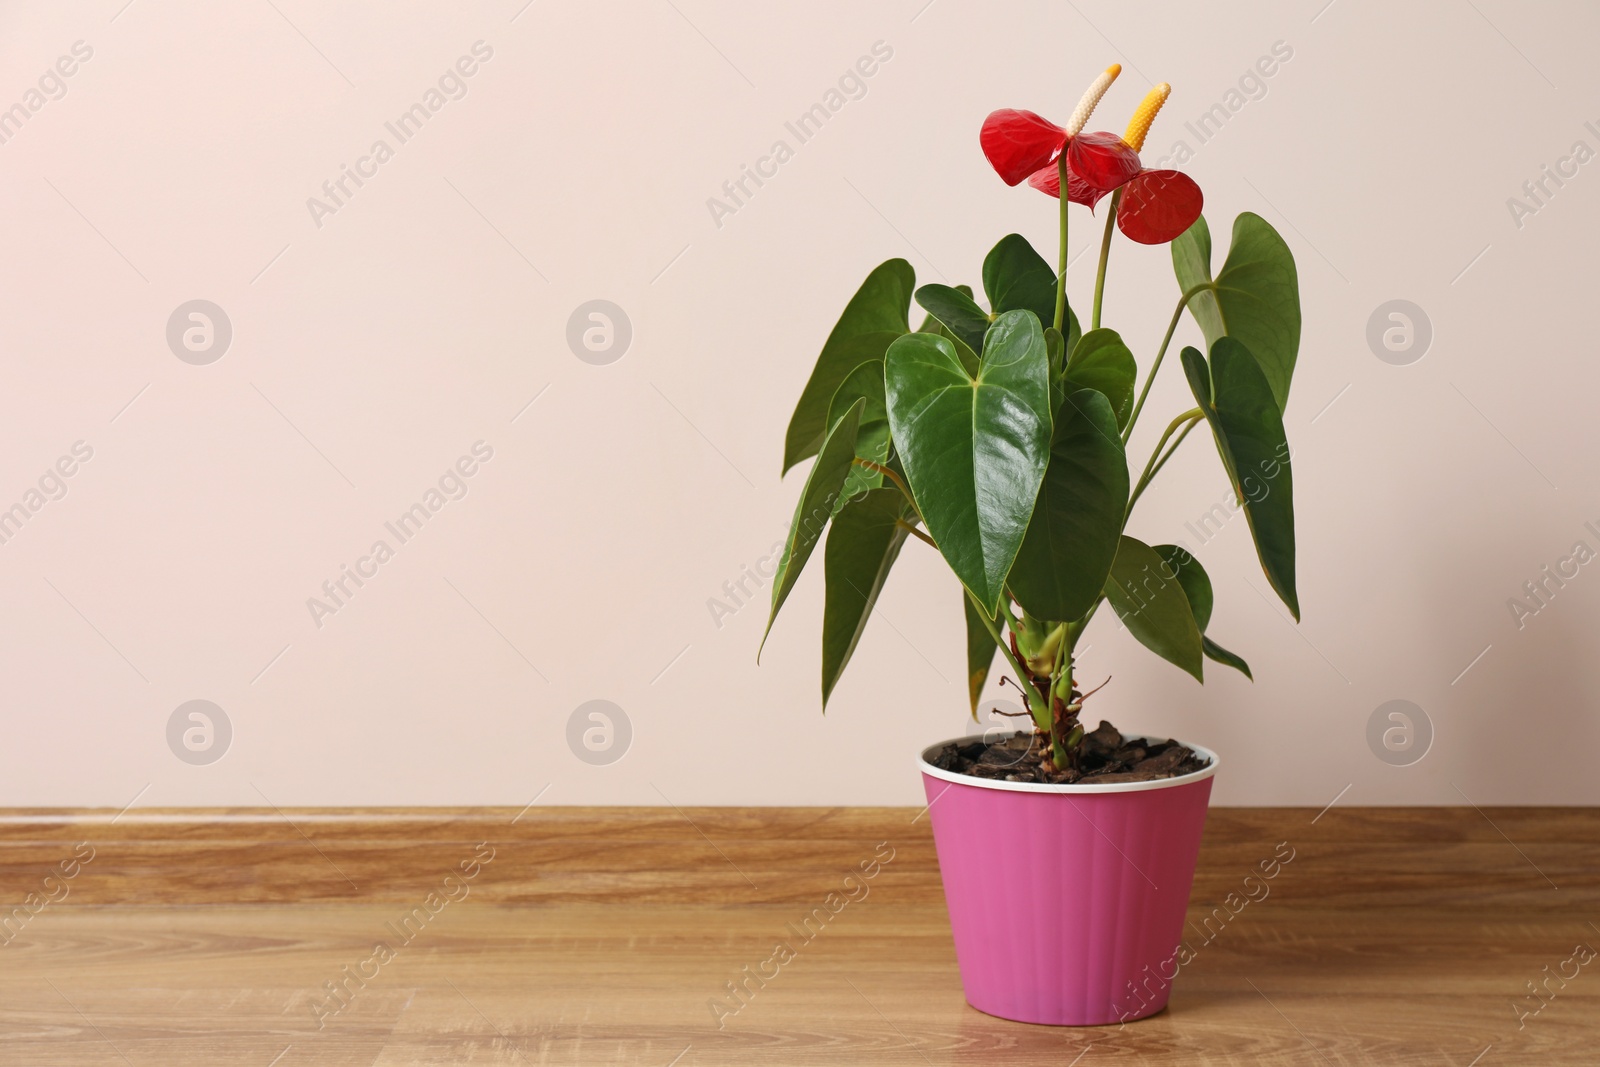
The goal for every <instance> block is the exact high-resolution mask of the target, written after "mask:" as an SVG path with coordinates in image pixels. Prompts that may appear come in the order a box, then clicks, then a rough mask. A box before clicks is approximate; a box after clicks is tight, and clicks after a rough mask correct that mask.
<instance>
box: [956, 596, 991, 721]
mask: <svg viewBox="0 0 1600 1067" xmlns="http://www.w3.org/2000/svg"><path fill="white" fill-rule="evenodd" d="M961 603H962V604H963V605H964V606H965V607H966V615H967V699H968V700H969V701H970V702H971V704H972V716H973V718H977V716H978V701H979V700H980V699H982V697H983V686H984V683H985V682H987V681H988V680H989V670H990V668H992V667H993V666H994V655H995V653H996V652H998V651H1000V648H999V646H998V645H996V644H995V643H994V638H993V637H992V636H990V634H989V628H988V627H987V626H985V625H984V624H983V615H982V614H980V613H979V611H978V609H977V608H976V607H975V606H974V605H973V603H972V598H971V597H970V596H967V594H966V591H965V590H963V591H962V593H961ZM989 621H990V622H994V623H996V625H998V623H999V620H998V619H991V620H989Z"/></svg>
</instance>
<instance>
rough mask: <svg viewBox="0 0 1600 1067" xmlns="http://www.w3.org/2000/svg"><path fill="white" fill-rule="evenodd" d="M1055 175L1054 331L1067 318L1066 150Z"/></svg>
mask: <svg viewBox="0 0 1600 1067" xmlns="http://www.w3.org/2000/svg"><path fill="white" fill-rule="evenodd" d="M1056 173H1058V174H1060V175H1061V190H1060V191H1061V257H1060V258H1061V273H1060V274H1059V275H1058V276H1057V277H1056V329H1057V330H1060V329H1062V325H1061V324H1062V323H1063V322H1065V321H1066V318H1067V203H1068V201H1067V150H1066V149H1065V148H1063V149H1062V150H1061V158H1060V159H1058V160H1057V161H1056Z"/></svg>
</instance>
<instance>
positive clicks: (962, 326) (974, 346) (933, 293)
mask: <svg viewBox="0 0 1600 1067" xmlns="http://www.w3.org/2000/svg"><path fill="white" fill-rule="evenodd" d="M963 288H965V287H964V286H963ZM916 296H917V303H919V304H921V305H922V307H923V309H924V310H926V311H927V313H928V314H930V315H932V316H933V317H934V318H936V319H938V320H939V322H940V323H941V324H943V326H944V327H945V329H947V330H949V331H950V332H951V333H952V334H954V335H955V336H956V337H957V338H959V339H960V340H961V343H962V344H964V345H966V346H967V347H968V348H970V349H971V350H972V351H974V352H980V353H981V352H982V351H983V335H984V334H985V333H986V332H987V331H988V329H989V315H988V313H987V312H986V311H984V310H983V309H982V308H981V307H979V306H978V305H977V302H976V301H974V300H973V299H972V291H971V290H970V289H968V290H967V291H966V292H962V291H961V289H955V288H952V287H951V286H948V285H939V284H937V283H934V284H932V285H924V286H923V287H922V288H921V289H918V290H917V293H916Z"/></svg>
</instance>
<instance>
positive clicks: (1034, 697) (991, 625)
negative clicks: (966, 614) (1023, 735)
mask: <svg viewBox="0 0 1600 1067" xmlns="http://www.w3.org/2000/svg"><path fill="white" fill-rule="evenodd" d="M966 594H967V599H969V600H971V601H972V606H973V607H975V608H977V609H978V615H979V617H980V618H982V619H983V628H984V629H985V630H988V631H989V636H990V637H992V638H993V639H994V643H995V645H996V647H998V648H999V649H1000V651H1001V653H1002V654H1003V655H1004V656H1005V657H1006V661H1007V662H1008V663H1010V664H1011V669H1012V670H1014V671H1016V672H1017V684H1018V685H1020V686H1021V687H1022V689H1023V692H1025V693H1027V694H1028V710H1029V711H1030V712H1031V713H1032V714H1033V723H1034V725H1035V726H1037V727H1038V728H1039V729H1040V730H1046V731H1047V730H1049V729H1050V707H1049V705H1047V704H1045V703H1044V702H1043V701H1042V700H1040V698H1039V691H1038V690H1037V689H1035V688H1034V686H1033V682H1032V680H1031V679H1032V675H1031V674H1030V673H1029V671H1028V668H1027V667H1026V666H1025V665H1024V664H1023V663H1022V661H1020V660H1019V659H1017V657H1016V655H1015V654H1014V653H1013V652H1012V651H1011V646H1010V645H1008V644H1006V639H1005V636H1004V635H1003V634H1001V632H1000V627H999V626H998V625H997V624H996V623H995V621H994V620H993V619H991V618H989V612H988V610H987V609H986V608H984V606H983V605H982V604H980V603H979V602H978V598H977V597H975V596H973V595H972V591H971V590H970V589H969V590H966Z"/></svg>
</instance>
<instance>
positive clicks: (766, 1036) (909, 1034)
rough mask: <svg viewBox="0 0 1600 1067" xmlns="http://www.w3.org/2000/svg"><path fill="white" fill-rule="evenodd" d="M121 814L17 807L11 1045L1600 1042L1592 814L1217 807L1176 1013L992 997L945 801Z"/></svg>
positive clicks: (734, 1052) (437, 1055)
mask: <svg viewBox="0 0 1600 1067" xmlns="http://www.w3.org/2000/svg"><path fill="white" fill-rule="evenodd" d="M116 814H117V813H115V812H103V813H93V812H70V813H69V812H16V811H13V812H7V813H4V815H3V816H0V893H3V894H4V895H3V897H0V1064H19V1065H23V1064H26V1065H29V1067H32V1065H39V1067H51V1065H60V1064H96V1065H99V1064H132V1065H136V1067H143V1065H145V1064H151V1065H156V1064H162V1065H175V1067H184V1065H190V1064H196V1065H198V1064H206V1065H211V1064H248V1065H259V1067H269V1065H270V1067H297V1065H301V1064H361V1065H379V1067H384V1065H391V1064H468V1063H471V1064H501V1063H504V1064H513V1063H526V1064H549V1065H567V1064H653V1065H657V1067H667V1065H669V1064H674V1065H677V1067H694V1065H707V1064H728V1065H740V1067H742V1065H766V1064H805V1065H813V1064H814V1065H819V1067H820V1065H832V1064H855V1063H862V1064H883V1065H891V1067H892V1065H900V1064H910V1065H918V1064H940V1065H942V1064H969V1063H974V1064H976V1063H983V1064H992V1063H1006V1064H1025V1065H1031V1064H1052V1065H1058V1067H1067V1065H1074V1064H1075V1065H1078V1067H1097V1065H1100V1064H1158V1065H1160V1064H1205V1065H1209V1064H1306V1065H1317V1064H1340V1065H1343V1064H1386V1065H1387V1064H1394V1065H1400V1067H1410V1065H1417V1067H1421V1065H1423V1064H1428V1065H1454V1067H1468V1065H1469V1064H1470V1065H1474V1067H1496V1065H1499V1064H1511V1063H1532V1064H1547V1063H1548V1064H1596V1063H1600V959H1596V960H1594V961H1592V962H1589V963H1587V964H1584V965H1575V964H1573V963H1571V962H1569V961H1570V960H1572V959H1573V957H1574V952H1575V950H1576V949H1577V947H1578V946H1580V945H1583V946H1600V926H1597V924H1600V900H1597V896H1600V888H1597V884H1596V883H1597V881H1600V812H1595V811H1589V810H1572V809H1532V808H1515V809H1485V810H1483V811H1481V812H1480V811H1478V810H1476V809H1472V808H1466V809H1437V808H1430V809H1342V808H1338V807H1335V808H1333V809H1332V810H1330V811H1327V812H1325V813H1322V814H1320V816H1319V813H1318V812H1316V811H1313V810H1302V809H1272V810H1262V809H1226V808H1224V809H1216V810H1214V811H1213V812H1212V813H1211V818H1210V821H1209V823H1208V826H1207V832H1206V843H1205V846H1204V849H1203V851H1202V856H1201V869H1200V873H1199V875H1198V877H1197V880H1196V888H1195V893H1194V899H1193V903H1192V907H1191V912H1190V918H1191V923H1190V927H1189V930H1190V933H1189V937H1190V946H1191V948H1192V949H1193V950H1194V952H1195V954H1196V958H1195V959H1194V961H1193V962H1192V963H1191V964H1190V965H1189V966H1188V967H1186V968H1185V969H1184V970H1183V972H1182V973H1181V974H1180V975H1179V977H1178V979H1177V982H1176V988H1175V991H1174V994H1173V998H1172V1003H1171V1006H1170V1007H1169V1008H1168V1010H1167V1011H1165V1012H1163V1013H1161V1014H1160V1015H1158V1016H1156V1017H1154V1018H1151V1019H1148V1020H1143V1021H1140V1022H1137V1023H1132V1024H1129V1025H1128V1026H1126V1027H1120V1028H1119V1027H1101V1028H1093V1029H1082V1030H1072V1029H1057V1028H1051V1027H1035V1026H1025V1025H1019V1024H1014V1023H1008V1022H1004V1021H1002V1020H998V1019H993V1018H990V1017H988V1016H985V1015H982V1014H981V1013H979V1012H976V1011H974V1010H973V1009H971V1008H970V1007H968V1006H966V1004H965V1003H964V1001H963V999H962V996H961V985H960V978H959V975H958V973H957V971H956V966H955V958H954V952H953V949H952V947H951V943H950V935H949V930H948V927H947V925H946V917H945V912H944V906H943V902H942V898H941V894H940V889H939V884H938V873H937V865H936V863H935V860H934V856H933V851H932V844H931V839H930V838H929V835H928V829H927V818H926V817H925V816H923V817H921V818H917V816H918V812H917V811H916V810H915V809H779V810H766V809H756V810H743V809H705V808H697V809H685V810H683V811H677V810H674V809H672V808H670V807H669V808H665V809H654V808H652V809H571V808H564V809H556V808H550V809H540V808H538V807H534V808H530V809H528V810H526V811H525V812H522V813H520V817H519V813H518V812H517V811H515V810H507V811H503V812H502V811H498V810H485V809H473V810H463V811H410V812H402V811H359V812H356V811H345V812H326V811H324V812H315V811H286V812H281V813H280V812H277V811H275V810H270V809H269V810H267V811H235V812H227V813H223V812H210V813H198V812H194V811H165V812H163V811H130V812H128V813H126V814H124V815H122V816H121V817H119V818H116V819H115V821H113V816H115V815H116ZM513 819H515V821H513ZM1313 820H1314V821H1313ZM885 841H887V842H889V843H890V847H892V848H893V849H894V858H893V860H892V861H891V862H890V863H888V864H887V865H886V866H885V867H884V868H883V871H882V873H881V875H880V876H879V877H878V878H876V879H875V880H874V881H873V882H872V883H871V886H872V888H871V892H870V894H869V895H868V896H867V897H866V898H865V899H863V900H860V901H858V902H855V903H852V904H850V905H848V906H847V907H846V908H845V910H844V911H842V912H841V913H840V914H839V915H838V916H837V917H836V918H835V919H833V920H832V921H831V922H830V923H829V924H828V926H827V928H826V930H825V932H824V933H823V934H821V935H820V936H818V937H817V938H816V939H815V940H813V941H811V942H810V943H808V944H805V945H804V946H803V947H801V948H800V949H799V952H798V955H797V957H796V958H795V959H794V960H793V961H791V962H790V963H788V964H786V965H785V966H784V967H783V968H782V969H781V971H780V972H779V973H778V975H777V977H775V978H773V979H771V980H770V981H768V982H767V983H766V985H765V986H763V987H761V988H759V989H757V990H755V991H754V992H753V993H751V994H747V995H746V996H745V998H744V999H743V1000H731V999H729V997H728V990H727V983H729V982H731V981H734V980H736V979H739V978H740V977H741V970H742V968H744V967H745V966H746V965H747V964H748V965H754V964H756V963H758V962H761V961H764V960H766V959H767V958H768V957H769V956H770V955H771V954H772V947H773V944H774V943H775V942H776V941H777V940H778V939H779V938H782V937H784V936H785V933H784V931H785V927H786V924H788V923H793V922H798V921H799V920H800V919H801V918H802V917H803V916H804V915H805V914H806V913H807V912H809V910H810V909H811V908H812V907H813V906H815V905H817V904H819V903H820V901H821V898H822V897H823V896H824V895H826V893H827V892H829V891H830V890H832V889H834V888H836V887H837V885H838V883H839V880H840V879H842V877H843V875H844V873H845V871H846V870H847V869H849V868H852V867H854V866H855V864H856V863H857V861H859V860H860V859H863V858H866V857H868V856H870V855H872V854H873V852H874V850H875V848H876V847H877V846H878V845H879V843H880V842H885ZM81 842H88V843H89V847H91V848H92V849H93V858H92V859H90V860H88V861H87V862H82V860H81V857H82V856H83V855H84V852H83V849H82V846H81V845H80V843H81ZM485 842H487V843H488V845H487V846H485V845H484V844H483V843H485ZM1280 842H1288V844H1289V847H1291V848H1292V849H1293V850H1294V858H1293V859H1292V860H1291V861H1290V862H1289V863H1287V864H1285V865H1284V866H1283V867H1282V868H1281V870H1280V871H1279V872H1278V874H1277V876H1276V877H1275V878H1273V879H1271V880H1270V882H1269V883H1268V884H1269V886H1270V893H1269V894H1268V895H1267V896H1266V897H1265V898H1264V899H1258V900H1255V901H1252V902H1251V903H1249V904H1248V905H1245V906H1243V907H1242V908H1239V907H1238V904H1237V900H1238V898H1237V897H1236V898H1235V905H1234V908H1235V909H1237V910H1232V909H1229V908H1228V907H1227V905H1226V898H1227V895H1228V894H1229V893H1230V892H1235V891H1239V890H1240V889H1241V886H1242V883H1243V879H1244V878H1245V876H1246V875H1249V874H1250V873H1251V872H1252V871H1254V870H1256V869H1257V866H1258V864H1259V863H1260V862H1261V861H1262V860H1265V859H1267V858H1268V857H1270V856H1272V855H1273V853H1274V850H1275V849H1276V848H1277V847H1278V846H1279V843H1280ZM485 847H487V848H488V849H492V858H488V859H487V860H484V859H483V857H485V856H487V855H488V853H487V852H486V851H485ZM75 857H77V858H78V862H77V864H76V873H75V874H73V875H72V876H70V877H68V876H66V874H65V873H64V870H65V869H64V868H63V867H62V866H61V864H62V863H63V862H64V861H65V862H66V863H67V864H68V865H69V867H70V866H71V865H72V864H73V861H74V858H75ZM473 857H479V860H478V861H474V859H473ZM474 862H476V869H475V873H473V874H472V876H471V877H467V876H466V875H465V873H464V872H466V871H468V870H473V864H474ZM464 863H465V864H466V865H467V866H465V867H463V864H464ZM447 875H449V876H451V879H450V880H447V879H446V876H447ZM430 893H431V894H435V895H434V897H433V898H432V907H430V906H429V904H428V901H429V894H430ZM30 894H32V897H31V898H30V896H29V895H30ZM1256 895H1257V896H1259V895H1260V894H1259V892H1257V894H1256ZM47 898H49V899H47ZM25 900H31V901H32V903H33V905H34V906H35V910H32V911H30V910H29V909H28V907H26V906H24V901H25ZM41 902H42V904H41ZM19 907H20V908H21V909H22V911H21V914H22V916H23V917H22V918H18V914H19V912H18V908H19ZM7 915H9V916H10V918H9V919H6V916H7ZM397 931H401V932H403V936H399V935H397ZM379 941H383V942H385V943H387V944H389V945H390V946H391V952H390V958H387V959H378V958H376V957H375V956H374V946H375V944H376V943H377V942H379ZM1574 972H1576V973H1575V976H1573V977H1570V978H1568V979H1565V980H1563V979H1562V978H1560V977H1559V976H1560V975H1561V974H1562V973H1565V974H1568V975H1573V974H1574ZM361 975H366V976H367V977H360V976H361ZM1530 983H1532V985H1534V986H1537V987H1538V988H1539V995H1538V996H1535V995H1533V994H1532V993H1531V992H1530ZM335 987H337V988H338V990H339V992H338V995H337V996H336V995H334V994H333V993H331V992H330V989H333V988H335ZM717 1002H720V1003H721V1004H722V1005H723V1010H722V1011H720V1012H714V1011H713V1009H712V1004H713V1003H717ZM733 1008H737V1011H733V1010H732V1009H733ZM1535 1009H1537V1010H1535Z"/></svg>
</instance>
